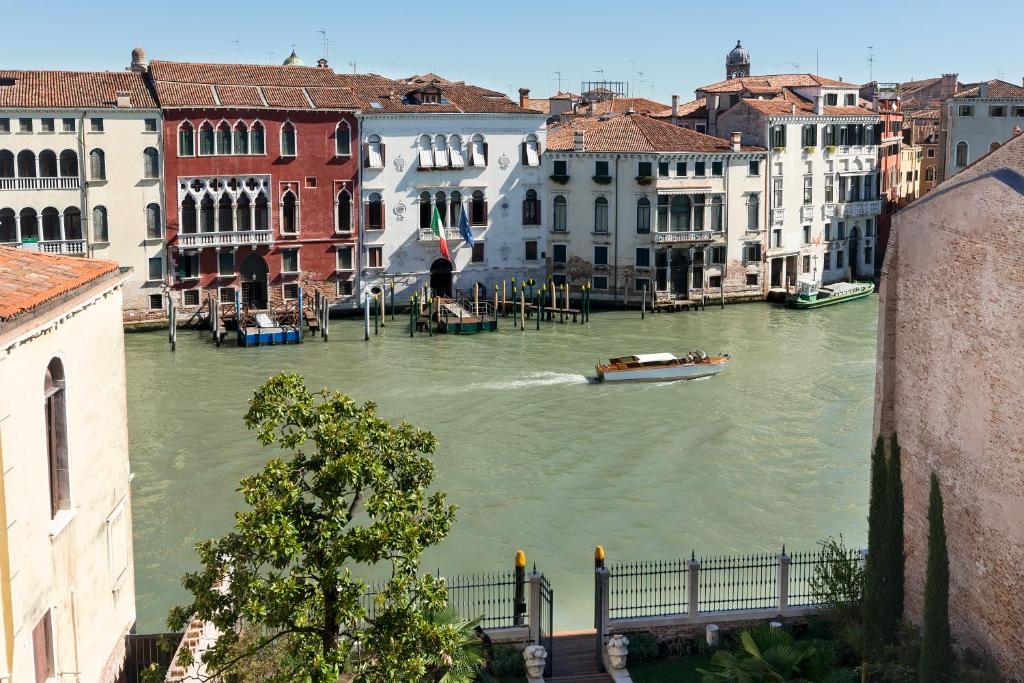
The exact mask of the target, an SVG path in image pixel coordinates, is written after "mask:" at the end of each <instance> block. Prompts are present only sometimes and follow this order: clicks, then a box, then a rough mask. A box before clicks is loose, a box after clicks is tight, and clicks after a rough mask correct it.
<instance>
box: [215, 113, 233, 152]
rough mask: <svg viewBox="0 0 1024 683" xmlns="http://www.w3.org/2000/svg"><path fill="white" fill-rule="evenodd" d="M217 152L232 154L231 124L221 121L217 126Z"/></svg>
mask: <svg viewBox="0 0 1024 683" xmlns="http://www.w3.org/2000/svg"><path fill="white" fill-rule="evenodd" d="M216 142H217V154H231V126H229V125H228V122H227V121H221V122H220V125H218V126H217V137H216Z"/></svg>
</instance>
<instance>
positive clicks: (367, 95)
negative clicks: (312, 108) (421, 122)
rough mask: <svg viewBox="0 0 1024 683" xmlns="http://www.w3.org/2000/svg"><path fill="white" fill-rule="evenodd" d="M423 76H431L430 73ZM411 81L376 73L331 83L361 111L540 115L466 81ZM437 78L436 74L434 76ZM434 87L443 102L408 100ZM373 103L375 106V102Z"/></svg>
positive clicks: (346, 76) (338, 77) (344, 77)
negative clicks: (342, 89) (345, 92)
mask: <svg viewBox="0 0 1024 683" xmlns="http://www.w3.org/2000/svg"><path fill="white" fill-rule="evenodd" d="M427 76H431V77H434V75H433V74H427ZM422 78H423V77H416V79H414V80H415V82H411V81H409V80H408V79H407V80H405V81H395V80H391V79H388V78H384V77H383V76H378V75H376V74H337V75H336V76H335V80H334V83H335V84H336V85H339V86H342V87H346V88H349V89H350V90H351V92H352V93H353V94H354V95H355V98H356V100H357V101H358V102H359V105H360V107H361V108H362V109H363V111H364V113H367V114H372V113H374V112H379V113H406V114H424V113H442V114H447V113H462V112H469V113H484V114H517V113H522V114H540V113H541V112H538V111H534V110H532V109H525V108H522V107H520V106H519V105H518V104H517V103H515V102H513V101H512V100H511V99H509V97H508V95H506V94H505V93H501V92H498V91H496V90H489V89H487V88H481V87H479V86H475V85H469V84H468V83H462V82H455V81H448V80H444V79H441V80H434V81H430V82H425V81H422ZM434 78H439V77H434ZM429 86H434V87H435V88H437V90H439V91H440V94H441V97H443V98H444V101H443V102H441V103H436V104H416V103H414V102H412V101H410V97H409V96H410V95H413V94H415V93H417V92H419V91H421V90H423V89H424V88H427V87H429ZM374 103H376V106H375V104H374Z"/></svg>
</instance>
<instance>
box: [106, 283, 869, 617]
mask: <svg viewBox="0 0 1024 683" xmlns="http://www.w3.org/2000/svg"><path fill="white" fill-rule="evenodd" d="M876 316H877V299H876V298H875V297H871V298H869V299H866V300H862V301H856V302H851V303H847V304H843V305H840V306H834V307H829V308H824V309H820V310H816V311H805V312H798V311H791V310H787V309H784V308H779V307H774V306H770V305H768V304H746V305H737V306H729V307H726V308H725V309H718V308H710V307H709V308H708V309H707V310H706V311H703V312H699V313H693V312H691V313H676V314H661V315H648V316H647V319H646V320H644V321H641V319H640V314H639V312H602V313H594V314H593V315H592V317H591V322H590V323H589V324H588V325H572V324H564V325H563V324H544V325H543V327H542V329H541V331H540V332H537V331H534V330H533V329H532V328H529V329H527V330H526V331H525V332H519V331H518V330H512V325H511V319H509V321H507V323H506V321H504V320H502V321H501V322H502V323H503V329H501V330H499V331H498V332H495V333H482V334H478V335H476V336H464V337H456V336H435V337H432V338H428V337H427V336H425V335H422V336H421V335H418V336H417V338H415V339H410V338H409V336H408V328H407V327H403V324H402V323H403V322H404V321H405V320H406V319H404V318H403V317H402V316H401V315H399V316H398V317H397V319H396V320H395V322H394V323H391V322H389V323H388V326H387V327H386V328H385V329H384V330H383V331H382V333H381V334H380V335H379V336H376V337H373V338H372V339H371V341H370V342H369V343H366V342H364V341H363V340H362V321H359V320H340V321H333V322H332V324H331V333H332V334H331V340H330V342H329V343H323V342H322V341H321V340H320V339H319V338H309V337H307V341H306V342H305V343H304V344H301V345H298V346H288V347H268V348H258V349H239V348H237V347H234V346H224V347H221V348H219V349H218V348H216V347H214V345H213V344H212V343H211V342H210V341H209V337H208V336H206V335H205V334H202V333H200V332H182V333H180V334H179V337H178V350H177V352H176V353H171V352H170V351H169V349H168V345H167V337H166V335H165V334H160V333H151V334H128V335H126V351H127V363H128V401H129V403H128V406H129V416H130V424H131V449H132V450H131V458H132V467H133V470H134V472H135V474H136V478H135V481H134V484H133V492H134V516H135V519H134V535H135V562H136V583H137V593H138V619H139V630H140V631H141V632H148V631H154V630H160V629H161V628H162V627H163V622H164V619H165V617H166V614H167V610H168V608H169V607H171V606H172V605H173V604H175V603H177V602H180V601H182V600H183V599H184V598H185V597H186V596H185V593H184V591H183V590H182V589H181V587H180V583H179V580H180V577H181V575H182V574H183V573H184V572H186V571H189V570H191V569H193V568H195V567H196V559H195V554H194V552H193V545H194V543H195V542H196V541H198V540H200V539H203V538H208V537H213V536H217V535H220V534H223V533H224V532H226V531H227V530H228V529H229V528H230V527H231V524H232V515H233V513H234V511H235V510H237V509H238V508H239V506H240V505H241V497H240V495H239V494H238V493H237V491H236V489H237V483H238V480H239V479H240V478H242V477H243V476H245V475H247V474H249V473H252V472H254V471H256V470H258V469H260V467H261V466H262V464H263V462H264V461H265V459H266V458H267V457H268V456H269V455H270V454H271V453H273V452H276V451H268V450H263V449H261V447H260V446H258V444H257V443H256V440H255V438H254V435H253V434H252V433H250V432H247V431H246V429H245V427H244V425H243V424H242V416H243V415H244V413H245V411H246V402H247V400H248V399H249V398H250V396H251V395H252V391H253V388H254V387H256V386H257V385H259V384H260V383H261V382H263V381H264V380H265V379H266V378H267V377H268V376H270V375H271V374H273V373H275V372H277V371H280V370H287V371H294V372H299V373H302V374H304V375H305V376H306V377H307V379H308V382H309V384H310V385H311V386H313V387H316V388H320V387H329V388H332V389H337V390H340V391H343V392H346V393H348V394H350V395H352V396H353V397H354V398H356V399H357V400H373V401H376V402H377V403H378V404H379V406H380V408H379V410H380V411H381V412H382V413H383V414H384V415H385V416H387V417H389V418H392V419H393V420H395V421H398V420H401V419H406V420H409V421H411V422H413V423H414V424H416V425H418V426H420V427H423V428H427V429H430V430H431V431H433V432H434V433H435V434H436V435H437V437H438V439H439V442H440V443H439V448H438V452H437V454H436V457H435V461H436V465H437V476H436V484H437V486H438V487H440V488H442V489H444V490H446V491H447V492H448V494H449V498H450V500H451V501H452V502H454V503H456V504H457V505H459V506H460V510H459V512H458V514H457V521H456V524H455V526H454V529H453V531H452V533H451V535H450V537H449V538H448V539H447V540H446V541H445V542H444V544H443V546H442V547H441V548H439V549H437V550H435V551H432V552H431V553H430V554H429V555H428V556H427V558H426V562H425V568H427V569H429V570H430V571H434V570H435V569H438V568H439V569H440V570H441V572H442V573H444V574H455V573H469V572H479V571H494V570H505V569H509V568H511V567H512V563H513V556H514V554H515V551H516V550H517V549H518V548H522V549H523V550H525V552H526V555H527V558H528V562H529V564H530V566H532V565H533V564H534V563H535V564H536V566H537V568H538V569H539V570H541V571H543V572H544V573H545V574H546V575H547V576H548V577H549V578H550V579H551V582H552V585H553V588H554V595H555V612H554V613H555V621H556V624H555V626H556V628H559V629H568V628H583V627H587V626H590V625H591V621H592V614H593V611H592V610H593V607H592V592H593V590H592V571H591V569H592V566H593V559H592V558H593V552H594V546H595V545H596V544H601V545H603V546H604V547H605V549H606V551H607V554H608V559H609V561H612V562H614V561H620V560H638V559H667V558H678V557H683V556H685V557H689V555H690V553H691V550H693V551H695V552H696V553H697V555H701V554H704V555H707V554H717V553H749V552H770V551H776V550H778V549H780V548H781V547H782V545H783V544H785V545H786V547H787V548H789V549H797V550H800V549H811V548H813V547H814V545H815V543H816V541H818V540H819V539H823V538H824V537H826V536H828V535H830V534H839V533H842V534H843V535H844V536H845V537H846V538H847V540H848V542H850V543H851V544H855V545H861V544H863V543H864V542H865V537H866V526H867V525H866V514H867V512H866V510H867V493H868V486H867V480H868V451H869V448H870V439H871V434H870V432H871V414H872V400H873V387H874V376H875V331H876ZM698 348H699V349H703V350H705V351H707V352H709V353H718V352H727V353H731V354H732V355H733V356H734V357H735V359H736V360H735V362H734V363H733V364H732V365H731V366H730V367H729V368H728V369H727V370H726V371H725V372H723V373H722V374H721V375H719V376H717V377H713V378H708V379H701V380H695V381H691V382H680V383H669V384H633V385H618V386H609V385H599V384H592V383H589V382H588V381H587V377H588V375H592V374H593V366H594V364H595V362H597V361H598V360H602V359H607V358H608V357H610V356H617V355H626V354H630V353H640V352H660V351H674V352H683V351H686V350H692V349H698Z"/></svg>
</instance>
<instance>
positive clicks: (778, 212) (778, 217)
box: [772, 208, 786, 225]
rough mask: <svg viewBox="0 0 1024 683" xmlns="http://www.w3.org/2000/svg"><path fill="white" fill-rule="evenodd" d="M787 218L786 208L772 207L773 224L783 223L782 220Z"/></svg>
mask: <svg viewBox="0 0 1024 683" xmlns="http://www.w3.org/2000/svg"><path fill="white" fill-rule="evenodd" d="M785 219H786V210H785V209H782V208H779V209H772V225H782V221H784V220H785Z"/></svg>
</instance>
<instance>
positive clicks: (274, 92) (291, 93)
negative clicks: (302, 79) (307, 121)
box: [260, 85, 312, 109]
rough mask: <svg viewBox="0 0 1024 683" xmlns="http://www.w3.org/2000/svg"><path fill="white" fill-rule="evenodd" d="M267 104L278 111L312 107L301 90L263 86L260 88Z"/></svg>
mask: <svg viewBox="0 0 1024 683" xmlns="http://www.w3.org/2000/svg"><path fill="white" fill-rule="evenodd" d="M260 89H261V90H262V91H263V96H264V97H265V98H267V104H268V105H270V106H271V107H278V108H280V109H310V108H311V107H312V105H310V103H309V99H308V98H307V97H306V93H305V92H303V89H302V88H277V87H273V86H269V85H265V86H263V87H262V88H260Z"/></svg>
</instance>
